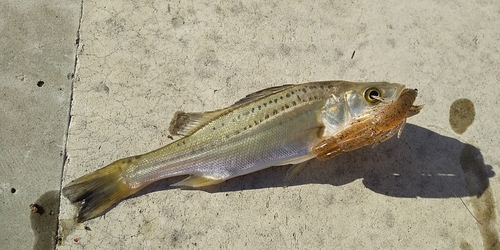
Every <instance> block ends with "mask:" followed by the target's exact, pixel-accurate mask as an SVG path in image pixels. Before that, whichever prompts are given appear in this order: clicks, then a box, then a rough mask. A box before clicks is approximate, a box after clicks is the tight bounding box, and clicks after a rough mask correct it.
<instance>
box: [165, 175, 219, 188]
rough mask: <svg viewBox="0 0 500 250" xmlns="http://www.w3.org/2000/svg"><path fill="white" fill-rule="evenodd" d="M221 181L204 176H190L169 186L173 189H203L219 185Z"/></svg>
mask: <svg viewBox="0 0 500 250" xmlns="http://www.w3.org/2000/svg"><path fill="white" fill-rule="evenodd" d="M223 181H225V179H213V178H209V177H205V176H196V175H191V176H189V177H188V178H186V179H184V180H182V181H179V182H177V183H174V184H172V185H171V186H174V187H180V186H184V187H194V188H197V187H205V186H210V185H215V184H219V183H221V182H223Z"/></svg>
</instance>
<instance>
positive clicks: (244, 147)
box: [63, 81, 405, 221]
mask: <svg viewBox="0 0 500 250" xmlns="http://www.w3.org/2000/svg"><path fill="white" fill-rule="evenodd" d="M403 89H405V87H404V85H401V84H396V83H386V82H374V83H355V82H346V81H328V82H312V83H304V84H297V85H284V86H280V87H273V88H269V89H265V90H262V91H258V92H255V93H253V94H250V95H248V96H247V97H245V98H243V99H241V100H240V101H238V102H236V103H235V104H233V105H232V106H230V107H228V108H225V109H221V110H216V111H211V112H205V113H185V112H177V113H176V114H175V115H174V118H173V119H172V122H171V127H170V132H171V133H172V134H173V135H182V136H184V137H183V138H181V139H179V140H177V141H174V142H172V143H170V144H168V145H166V146H164V147H162V148H160V149H157V150H155V151H152V152H149V153H146V154H143V155H138V156H133V157H128V158H125V159H122V160H118V161H116V162H114V163H111V164H110V165H108V166H107V167H104V168H102V169H100V170H97V171H96V172H94V173H91V174H89V175H86V176H83V177H81V178H79V179H76V180H74V181H73V182H71V183H69V184H68V185H67V186H66V187H65V188H64V189H63V194H64V195H65V196H66V197H68V198H69V199H70V200H71V201H72V202H75V201H79V200H83V203H82V207H81V210H80V213H79V215H78V220H79V221H84V220H87V219H90V218H92V217H95V216H97V215H99V214H100V213H102V212H103V211H104V210H106V209H107V208H108V207H109V206H111V205H112V204H114V203H116V202H118V201H119V200H121V199H123V198H125V197H127V196H129V195H131V194H133V193H135V192H137V191H139V190H140V189H142V188H144V187H145V186H147V185H149V184H151V183H153V182H155V181H157V180H160V179H165V178H169V177H173V176H182V175H189V177H188V178H187V179H185V180H183V181H181V182H179V183H176V184H174V185H175V186H191V187H201V186H207V185H212V184H216V183H220V182H222V181H224V180H227V179H230V178H233V177H236V176H240V175H244V174H248V173H252V172H255V171H258V170H261V169H264V168H267V167H271V166H278V165H287V164H298V163H301V162H304V161H307V160H309V159H312V158H314V157H316V155H315V154H314V153H313V151H312V149H313V147H314V145H316V144H317V143H318V142H320V141H321V140H323V139H324V138H327V137H329V136H332V135H334V134H336V133H337V132H339V131H342V130H344V129H346V128H347V127H349V126H350V125H351V124H353V122H355V121H359V120H366V119H370V117H372V116H374V115H375V114H376V113H377V112H378V111H379V110H381V109H382V108H383V107H384V106H385V105H387V103H389V102H391V101H393V100H396V99H397V98H398V96H399V94H400V93H401V92H402V91H403ZM371 97H376V98H371ZM379 99H383V100H385V101H384V102H381V101H378V100H379ZM110 183H114V184H113V185H114V186H113V185H111V184H110ZM92 185H94V187H93V186H92ZM95 186H97V187H95ZM116 190H119V191H116ZM110 197H111V198H110Z"/></svg>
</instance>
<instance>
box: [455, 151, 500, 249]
mask: <svg viewBox="0 0 500 250" xmlns="http://www.w3.org/2000/svg"><path fill="white" fill-rule="evenodd" d="M460 165H461V167H462V171H463V172H464V176H465V182H466V185H467V191H468V193H469V195H471V203H472V211H473V213H474V216H475V217H476V219H477V222H478V223H477V226H478V228H479V232H480V233H481V237H482V240H483V246H484V249H500V240H499V236H498V232H497V230H496V229H495V224H496V209H495V198H494V195H493V190H492V189H491V186H490V182H489V179H488V172H487V169H488V167H487V166H486V165H485V164H484V161H483V158H482V155H481V152H480V151H479V149H477V148H476V147H474V146H472V145H469V144H465V146H464V148H463V149H462V152H461V154H460ZM461 245H462V244H461ZM461 248H462V246H461Z"/></svg>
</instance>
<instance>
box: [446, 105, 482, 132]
mask: <svg viewBox="0 0 500 250" xmlns="http://www.w3.org/2000/svg"><path fill="white" fill-rule="evenodd" d="M475 117H476V110H475V109H474V103H472V101H471V100H469V99H467V98H461V99H458V100H456V101H454V102H453V103H452V104H451V106H450V126H451V128H452V129H453V131H455V133H457V134H463V133H464V132H465V131H466V130H467V128H469V126H470V125H472V123H473V122H474V118H475Z"/></svg>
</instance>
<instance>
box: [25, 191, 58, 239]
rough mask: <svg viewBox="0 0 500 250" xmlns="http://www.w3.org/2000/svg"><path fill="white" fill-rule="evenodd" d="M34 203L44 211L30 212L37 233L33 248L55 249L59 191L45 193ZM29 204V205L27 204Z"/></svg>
mask: <svg viewBox="0 0 500 250" xmlns="http://www.w3.org/2000/svg"><path fill="white" fill-rule="evenodd" d="M34 204H36V205H37V206H38V211H40V209H41V210H42V211H43V213H32V212H30V210H29V209H28V212H29V213H30V220H31V229H33V234H34V235H35V244H34V245H33V249H54V248H55V245H56V235H57V217H58V215H59V191H58V190H52V191H48V192H46V193H44V194H43V195H42V196H40V198H38V199H37V200H36V201H35V202H34ZM27 206H28V205H27Z"/></svg>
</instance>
